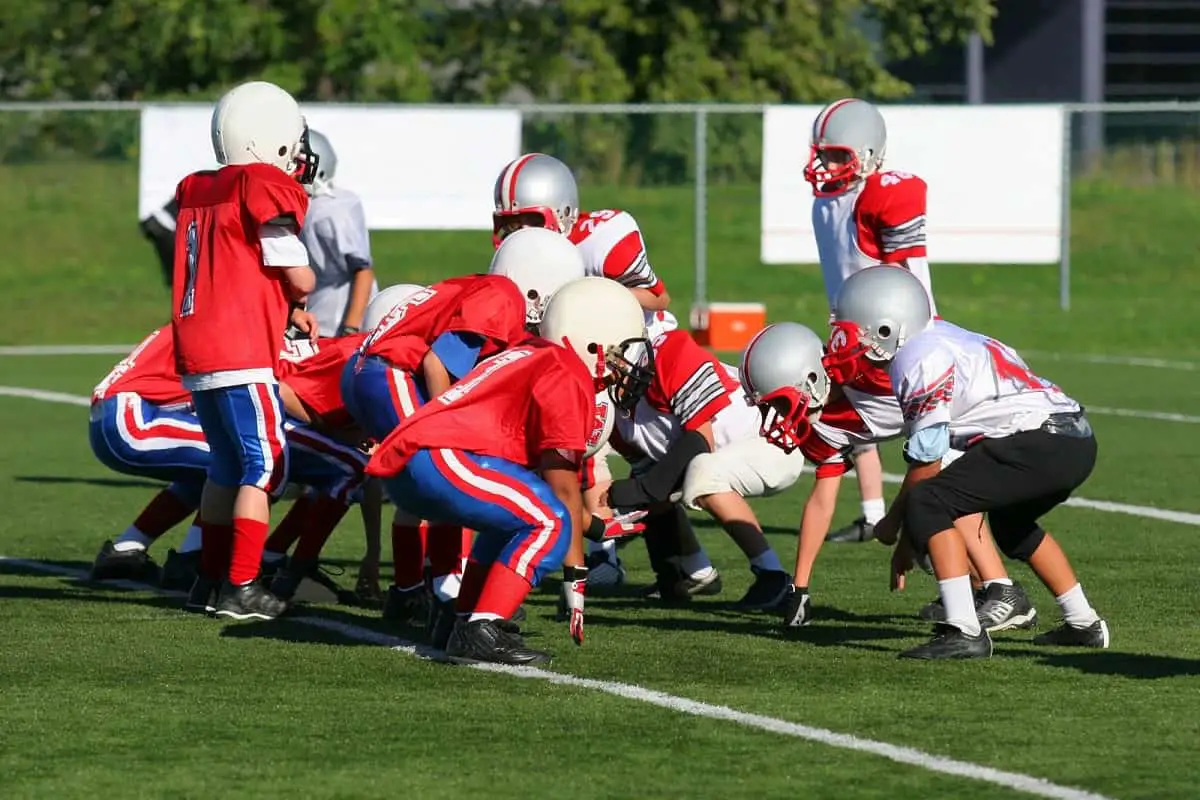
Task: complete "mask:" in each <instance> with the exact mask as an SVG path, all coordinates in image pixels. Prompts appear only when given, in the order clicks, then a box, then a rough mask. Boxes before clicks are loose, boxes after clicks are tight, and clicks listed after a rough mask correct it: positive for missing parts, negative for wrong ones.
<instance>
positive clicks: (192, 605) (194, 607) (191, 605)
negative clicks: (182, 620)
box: [183, 575, 221, 614]
mask: <svg viewBox="0 0 1200 800" xmlns="http://www.w3.org/2000/svg"><path fill="white" fill-rule="evenodd" d="M220 588H221V582H220V581H216V580H211V579H209V578H206V577H204V576H203V575H197V576H196V580H194V581H193V582H192V588H191V590H189V591H188V596H187V600H185V601H184V603H183V610H184V611H186V612H188V613H189V614H211V613H213V612H214V611H216V610H217V594H218V593H219V590H220Z"/></svg>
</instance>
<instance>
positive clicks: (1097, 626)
mask: <svg viewBox="0 0 1200 800" xmlns="http://www.w3.org/2000/svg"><path fill="white" fill-rule="evenodd" d="M1033 643H1034V644H1041V645H1050V646H1054V647H1094V648H1096V649H1097V650H1107V649H1108V644H1109V635H1108V623H1107V622H1105V621H1104V620H1102V619H1098V620H1096V621H1095V622H1093V623H1092V624H1091V625H1088V626H1087V627H1086V628H1075V627H1072V626H1071V625H1068V624H1067V623H1065V622H1064V623H1063V624H1062V625H1059V626H1058V627H1057V628H1055V629H1054V630H1052V631H1046V632H1045V633H1043V634H1039V635H1037V636H1035V637H1033Z"/></svg>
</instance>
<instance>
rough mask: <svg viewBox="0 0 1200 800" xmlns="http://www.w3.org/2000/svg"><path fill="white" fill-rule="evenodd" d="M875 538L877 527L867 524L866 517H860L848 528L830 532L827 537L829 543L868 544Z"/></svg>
mask: <svg viewBox="0 0 1200 800" xmlns="http://www.w3.org/2000/svg"><path fill="white" fill-rule="evenodd" d="M874 538H875V525H874V523H871V522H867V518H866V517H859V518H858V519H856V520H854V522H851V523H850V524H849V525H847V526H846V527H844V528H838V529H837V530H836V531H830V532H829V533H828V534H826V535H825V541H827V542H868V541H870V540H871V539H874Z"/></svg>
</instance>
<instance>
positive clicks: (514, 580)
mask: <svg viewBox="0 0 1200 800" xmlns="http://www.w3.org/2000/svg"><path fill="white" fill-rule="evenodd" d="M531 589H533V586H532V585H530V583H529V581H527V580H525V579H524V578H522V577H521V576H520V575H518V574H517V573H515V572H513V571H512V570H511V569H509V568H508V567H506V566H505V565H503V564H501V563H500V562H499V561H497V562H496V563H495V564H492V568H491V569H490V570H488V575H487V582H486V583H484V585H483V592H482V593H481V594H480V595H479V602H477V603H476V604H475V608H474V609H472V613H474V614H495V615H496V616H497V617H499V618H500V619H509V618H510V617H512V615H513V614H515V613H517V609H518V608H520V606H521V603H523V602H525V598H526V597H528V596H529V592H530V590H531Z"/></svg>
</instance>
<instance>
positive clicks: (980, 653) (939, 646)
mask: <svg viewBox="0 0 1200 800" xmlns="http://www.w3.org/2000/svg"><path fill="white" fill-rule="evenodd" d="M991 656H992V637H990V636H988V632H987V631H985V630H980V631H979V633H978V634H976V635H974V636H972V635H971V634H969V633H965V632H964V631H962V630H960V629H958V628H956V627H954V626H953V625H946V624H944V623H939V624H937V625H934V626H933V638H932V639H930V640H929V641H928V642H926V643H925V644H923V645H921V646H919V647H914V648H912V649H911V650H905V651H904V652H903V653H901V654H900V656H899V657H900V658H916V659H921V660H924V661H936V660H942V659H962V658H991Z"/></svg>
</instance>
